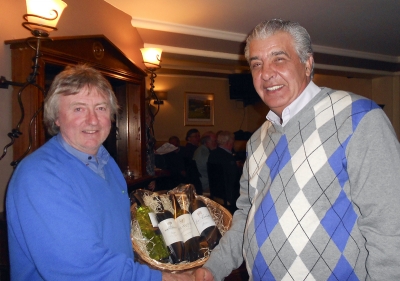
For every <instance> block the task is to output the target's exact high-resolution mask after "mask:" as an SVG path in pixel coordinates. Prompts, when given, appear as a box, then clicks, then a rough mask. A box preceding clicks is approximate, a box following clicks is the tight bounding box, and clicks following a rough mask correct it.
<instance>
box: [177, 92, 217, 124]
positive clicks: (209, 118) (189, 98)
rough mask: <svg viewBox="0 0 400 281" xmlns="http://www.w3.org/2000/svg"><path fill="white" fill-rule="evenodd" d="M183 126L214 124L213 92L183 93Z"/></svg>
mask: <svg viewBox="0 0 400 281" xmlns="http://www.w3.org/2000/svg"><path fill="white" fill-rule="evenodd" d="M184 125H185V126H214V94H208V93H192V92H186V93H185V110H184Z"/></svg>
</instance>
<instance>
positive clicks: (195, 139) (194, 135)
mask: <svg viewBox="0 0 400 281" xmlns="http://www.w3.org/2000/svg"><path fill="white" fill-rule="evenodd" d="M185 140H186V146H185V158H186V159H189V160H192V159H193V155H194V152H195V151H196V149H197V148H198V147H199V145H200V132H199V130H197V129H190V130H189V131H187V133H186V138H185Z"/></svg>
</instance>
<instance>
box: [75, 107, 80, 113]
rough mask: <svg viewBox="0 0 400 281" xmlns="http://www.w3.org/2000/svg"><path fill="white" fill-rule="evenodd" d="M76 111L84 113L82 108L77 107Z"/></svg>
mask: <svg viewBox="0 0 400 281" xmlns="http://www.w3.org/2000/svg"><path fill="white" fill-rule="evenodd" d="M74 111H78V112H79V111H82V108H80V107H76V108H75V109H74Z"/></svg>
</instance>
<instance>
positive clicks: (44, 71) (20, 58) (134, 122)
mask: <svg viewBox="0 0 400 281" xmlns="http://www.w3.org/2000/svg"><path fill="white" fill-rule="evenodd" d="M5 43H6V44H9V45H10V48H11V56H12V80H13V81H17V82H24V81H26V79H27V77H28V76H29V74H30V73H31V72H32V64H33V63H32V58H33V57H34V55H35V51H34V50H33V49H32V48H31V47H29V46H28V45H27V44H26V42H25V40H12V41H6V42H5ZM41 53H42V57H41V58H40V68H39V74H38V77H37V85H38V86H39V87H42V88H43V89H44V90H45V93H46V92H47V90H48V88H49V86H50V84H51V82H52V80H53V78H54V76H55V75H57V74H58V73H59V72H60V71H62V70H63V69H64V68H65V66H67V65H73V64H79V63H81V64H83V63H85V64H88V65H90V66H92V67H94V68H96V69H98V70H99V71H100V72H101V73H102V74H103V75H104V76H105V77H106V78H107V79H108V80H109V81H110V83H111V85H112V87H113V89H114V92H115V94H116V96H117V99H118V103H119V105H120V113H119V114H118V116H117V117H116V121H115V123H114V124H113V127H112V130H111V133H110V136H109V137H108V139H107V140H106V141H105V143H104V145H105V146H106V148H107V149H108V151H109V152H110V154H111V155H112V156H113V157H114V159H115V160H116V161H117V163H118V165H119V167H120V168H121V170H122V171H124V170H125V169H126V167H127V166H129V167H130V169H131V170H132V171H133V172H134V175H135V177H140V176H142V175H144V174H145V173H146V172H145V160H146V159H145V158H146V157H145V155H146V154H145V151H146V150H145V123H144V122H145V118H144V117H145V110H144V106H145V76H146V73H145V72H144V71H143V70H142V69H140V68H139V67H137V66H136V65H135V64H134V63H132V61H130V60H129V59H128V58H127V57H125V56H124V54H123V53H122V52H121V51H120V50H119V49H118V48H117V47H116V46H114V45H113V44H112V43H111V42H110V41H109V40H108V39H107V38H106V37H104V36H102V35H96V36H79V37H59V38H52V40H46V41H43V42H42V46H41ZM19 90H20V88H19V87H14V91H13V101H12V106H13V108H12V112H13V117H12V120H13V124H12V126H13V128H14V127H15V126H16V125H17V124H18V122H19V121H20V119H21V110H20V106H19V102H18V92H19ZM43 99H44V96H43V94H42V92H41V91H40V90H39V89H38V87H35V86H29V87H27V88H26V89H25V90H24V91H23V92H22V93H21V100H22V104H23V107H24V111H25V117H24V120H23V122H22V124H21V126H20V128H19V129H20V131H21V132H22V135H21V136H20V137H19V138H17V139H16V141H15V143H14V145H13V157H14V161H15V160H18V159H19V158H20V157H21V156H23V155H24V153H25V152H26V151H27V149H28V147H29V144H30V143H31V149H30V151H29V153H31V152H32V151H34V150H35V149H37V148H38V147H40V146H41V145H42V144H44V143H45V141H46V140H47V139H48V136H47V135H46V132H45V128H44V127H43V123H42V120H43V115H42V112H40V113H39V114H38V116H37V118H35V119H34V120H32V121H33V122H32V125H31V126H29V123H30V119H31V118H32V116H34V114H35V112H36V111H37V110H38V109H39V108H40V107H41V106H42V103H43ZM29 127H30V130H31V136H32V141H31V142H30V141H29V138H30V137H29V134H28V130H29Z"/></svg>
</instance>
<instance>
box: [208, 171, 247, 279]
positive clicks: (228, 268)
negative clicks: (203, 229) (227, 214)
mask: <svg viewBox="0 0 400 281" xmlns="http://www.w3.org/2000/svg"><path fill="white" fill-rule="evenodd" d="M246 166H247V163H245V165H244V168H243V171H246ZM236 205H237V207H238V210H237V211H236V212H235V213H234V215H233V220H232V226H231V228H230V229H229V231H227V232H226V233H225V234H224V236H223V237H222V238H221V240H220V242H219V245H218V246H217V247H216V248H215V249H214V250H213V251H212V253H211V256H210V258H209V259H208V261H207V262H206V263H205V265H204V267H205V268H207V269H209V270H210V271H211V272H212V274H213V276H214V280H215V281H218V280H223V279H224V278H225V277H226V276H228V275H229V274H230V273H231V272H232V270H234V269H236V268H238V267H239V266H240V265H241V264H242V262H243V251H242V249H243V233H244V230H245V227H246V220H247V216H248V213H249V210H250V207H251V204H250V200H249V197H248V179H247V173H245V172H244V173H243V175H242V177H241V179H240V197H239V199H238V200H237V202H236Z"/></svg>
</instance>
